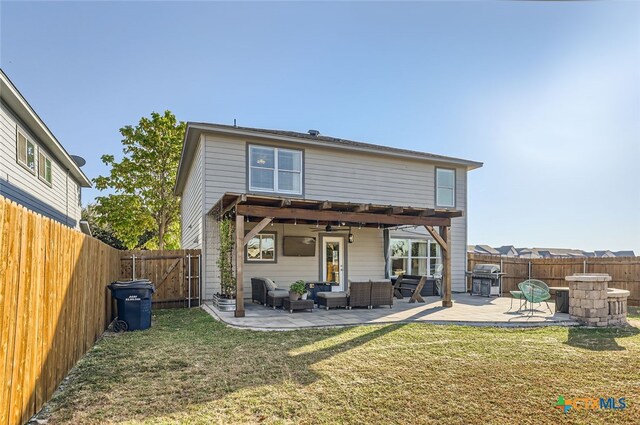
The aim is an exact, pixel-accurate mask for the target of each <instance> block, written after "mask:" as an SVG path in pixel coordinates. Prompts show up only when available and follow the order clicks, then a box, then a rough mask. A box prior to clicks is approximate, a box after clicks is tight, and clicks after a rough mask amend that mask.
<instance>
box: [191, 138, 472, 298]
mask: <svg viewBox="0 0 640 425" xmlns="http://www.w3.org/2000/svg"><path fill="white" fill-rule="evenodd" d="M251 142H253V143H258V144H264V145H270V146H280V147H285V148H293V149H300V146H298V145H295V144H290V143H277V144H274V143H270V142H265V141H261V140H260V139H259V138H243V139H240V138H232V137H224V136H218V135H213V134H209V135H206V136H204V144H203V149H202V151H203V158H204V171H203V175H204V181H203V188H204V192H203V198H204V204H203V211H204V213H205V214H206V213H208V212H209V210H210V209H211V208H212V206H213V205H214V204H215V203H216V202H217V201H218V200H219V199H220V197H221V196H222V195H223V194H224V193H225V192H237V193H245V192H247V183H246V158H245V156H246V144H247V143H251ZM303 150H304V197H305V198H307V199H317V200H325V199H326V200H334V201H348V202H356V203H375V204H393V205H402V206H414V207H426V208H429V207H431V208H433V207H434V204H435V196H434V195H435V193H434V192H435V167H436V164H435V163H434V164H430V163H427V162H425V161H418V160H407V159H399V158H392V157H384V156H378V155H372V154H365V153H356V152H349V151H343V150H338V149H335V148H326V149H325V148H322V147H310V146H304V148H303ZM194 172H196V173H197V170H194V169H193V168H192V169H191V170H190V174H192V173H194ZM189 178H191V176H190V177H189ZM466 182H467V172H466V170H465V169H464V168H463V167H459V168H456V209H460V210H463V211H465V216H463V217H460V218H454V219H452V230H451V238H452V242H451V244H452V289H453V291H456V292H462V291H464V290H465V289H466V279H465V270H466V245H467V243H466V242H467V241H466V239H467V218H466V207H467V205H466V200H467V194H466V190H467V184H466ZM205 221H206V226H205V229H204V232H205V235H206V236H205V239H206V244H205V245H204V247H203V249H204V253H203V255H204V282H205V297H206V298H210V297H211V296H212V295H213V294H214V293H215V292H217V291H218V290H219V280H218V279H219V278H218V276H217V275H218V273H217V268H216V252H217V251H216V250H217V248H216V247H217V243H218V241H217V236H216V222H215V221H214V220H212V219H211V217H209V216H207V218H206V219H205ZM278 226H280V227H281V225H274V227H276V228H277V227H278ZM296 227H298V228H301V227H303V228H307V227H308V226H300V225H299V226H296ZM371 230H374V231H373V232H371ZM296 231H297V232H302V231H303V230H297V229H296ZM285 232H286V234H287V235H289V234H290V233H289V232H288V228H285ZM356 232H357V233H356ZM353 233H354V235H355V237H356V242H355V243H354V244H349V247H348V255H349V259H348V275H349V279H351V280H360V279H369V278H370V279H383V278H384V267H385V263H384V255H383V252H382V251H383V238H382V232H381V231H378V230H377V229H367V230H365V229H362V230H360V231H358V229H354V231H353ZM425 233H426V231H425ZM293 234H294V233H291V235H293ZM281 237H282V235H281V231H280V232H279V234H278V238H279V239H281ZM427 238H429V239H430V237H427ZM359 240H362V241H363V242H361V243H360V242H359ZM364 241H368V242H367V243H365V242H364ZM281 246H282V245H281V241H280V247H279V248H278V249H279V250H280V252H279V260H278V264H263V265H253V264H251V265H246V266H245V288H250V278H251V276H265V277H271V278H273V279H275V280H276V281H278V283H280V282H286V283H287V285H288V284H289V283H291V282H293V281H295V280H297V279H317V277H318V258H317V257H316V258H314V259H310V260H309V261H308V263H309V264H307V259H305V258H303V259H301V258H299V257H290V258H289V257H282V255H281ZM318 255H319V254H318ZM249 295H250V294H249Z"/></svg>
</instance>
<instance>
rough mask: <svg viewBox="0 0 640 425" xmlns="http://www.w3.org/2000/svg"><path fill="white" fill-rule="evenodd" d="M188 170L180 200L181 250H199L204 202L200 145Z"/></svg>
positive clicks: (200, 144) (199, 144)
mask: <svg viewBox="0 0 640 425" xmlns="http://www.w3.org/2000/svg"><path fill="white" fill-rule="evenodd" d="M190 170H191V172H190V173H189V176H188V178H187V181H186V183H185V188H184V193H183V195H182V199H181V200H180V210H181V217H182V223H181V224H182V225H181V245H182V248H183V249H201V248H202V236H203V202H204V200H203V198H202V193H203V190H202V171H203V169H202V143H198V147H197V148H196V153H195V156H194V158H193V163H192V164H191V167H190Z"/></svg>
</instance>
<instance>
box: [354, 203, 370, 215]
mask: <svg viewBox="0 0 640 425" xmlns="http://www.w3.org/2000/svg"><path fill="white" fill-rule="evenodd" d="M369 207H371V204H360V205H356V206H355V207H354V208H353V212H357V213H361V212H366V211H369Z"/></svg>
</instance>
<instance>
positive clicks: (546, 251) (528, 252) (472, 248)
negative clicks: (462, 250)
mask: <svg viewBox="0 0 640 425" xmlns="http://www.w3.org/2000/svg"><path fill="white" fill-rule="evenodd" d="M468 252H470V253H474V254H482V255H501V256H503V257H505V256H506V257H518V258H594V257H596V258H613V257H635V253H634V252H633V251H616V252H612V251H609V250H604V251H594V252H588V251H582V250H580V249H566V248H515V247H514V246H513V245H504V246H501V247H499V248H492V247H490V246H488V245H469V247H468Z"/></svg>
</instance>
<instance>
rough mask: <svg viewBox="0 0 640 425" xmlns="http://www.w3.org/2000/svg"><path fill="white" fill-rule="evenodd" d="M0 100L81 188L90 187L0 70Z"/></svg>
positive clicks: (82, 174) (51, 134)
mask: <svg viewBox="0 0 640 425" xmlns="http://www.w3.org/2000/svg"><path fill="white" fill-rule="evenodd" d="M0 99H2V101H4V103H5V104H7V105H8V106H9V107H10V108H11V110H12V111H13V112H14V113H15V114H16V115H17V116H18V117H19V118H20V119H21V120H22V121H23V122H24V123H25V124H26V125H27V127H29V130H31V132H32V133H33V134H34V135H35V136H36V137H37V138H38V140H39V141H40V143H42V144H44V145H45V146H46V147H47V148H48V149H49V151H51V153H52V154H53V156H54V157H55V158H56V159H57V160H58V162H60V163H61V164H62V165H63V166H64V167H65V168H66V169H67V170H69V174H71V175H72V176H73V178H74V179H75V180H76V181H77V182H78V183H79V184H80V186H81V187H91V182H90V181H89V179H88V178H87V176H86V175H85V174H84V172H82V170H81V169H80V167H78V164H76V163H75V161H74V160H73V159H71V156H69V153H68V152H67V151H66V150H65V148H64V147H63V146H62V144H61V143H60V142H59V141H58V139H56V136H54V135H53V133H52V132H51V130H49V128H48V127H47V125H46V124H45V123H44V121H42V119H41V118H40V117H39V116H38V114H36V111H34V110H33V108H32V107H31V105H29V102H27V99H25V98H24V96H22V94H21V93H20V91H18V89H17V88H16V86H14V85H13V83H12V82H11V80H10V79H9V77H7V75H6V74H5V73H4V71H3V70H2V69H0Z"/></svg>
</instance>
